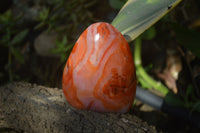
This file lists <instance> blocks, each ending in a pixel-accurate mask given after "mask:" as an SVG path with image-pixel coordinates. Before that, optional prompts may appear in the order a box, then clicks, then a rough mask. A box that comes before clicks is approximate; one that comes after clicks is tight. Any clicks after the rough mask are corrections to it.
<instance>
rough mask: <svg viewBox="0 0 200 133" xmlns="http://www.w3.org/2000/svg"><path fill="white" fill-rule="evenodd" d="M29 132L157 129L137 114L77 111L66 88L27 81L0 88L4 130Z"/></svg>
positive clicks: (0, 117)
mask: <svg viewBox="0 0 200 133" xmlns="http://www.w3.org/2000/svg"><path fill="white" fill-rule="evenodd" d="M3 129H14V130H15V131H17V132H28V133H32V132H34V133H45V132H48V133H60V132H65V133H67V132H70V133H77V132H78V133H79V132H81V133H82V132H83V133H84V132H87V133H115V132H116V133H124V132H126V133H129V132H138V133H145V132H156V129H155V127H153V126H149V125H148V124H147V123H146V122H143V121H142V120H140V119H139V118H138V117H136V116H134V115H133V114H130V113H127V114H112V113H97V112H91V111H85V110H77V109H75V108H73V107H71V106H70V105H69V104H68V103H67V102H66V100H65V98H64V96H63V93H62V90H61V89H57V88H47V87H44V86H38V85H35V84H29V83H24V82H17V83H10V84H7V85H5V86H2V87H0V131H2V130H3Z"/></svg>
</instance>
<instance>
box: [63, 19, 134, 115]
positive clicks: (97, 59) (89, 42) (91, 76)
mask: <svg viewBox="0 0 200 133" xmlns="http://www.w3.org/2000/svg"><path fill="white" fill-rule="evenodd" d="M62 83H63V92H64V95H65V97H66V99H67V101H68V102H69V103H70V104H71V105H72V106H73V107H75V108H78V109H87V110H93V111H98V112H119V113H125V112H127V111H129V110H130V108H131V106H132V104H133V100H134V97H135V92H136V76H135V67H134V62H133V57H132V54H131V50H130V48H129V45H128V43H127V41H126V40H125V38H124V37H123V35H122V34H121V33H120V32H119V31H118V30H117V29H116V28H115V27H113V26H112V25H110V24H108V23H104V22H99V23H95V24H92V25H91V26H89V27H88V28H87V29H86V30H85V31H84V32H83V33H82V34H81V36H80V37H79V39H78V41H77V42H76V44H75V46H74V48H73V50H72V52H71V54H70V56H69V58H68V61H67V63H66V65H65V68H64V72H63V82H62Z"/></svg>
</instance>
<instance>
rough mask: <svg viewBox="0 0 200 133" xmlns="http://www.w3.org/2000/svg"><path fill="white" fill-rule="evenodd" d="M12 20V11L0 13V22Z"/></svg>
mask: <svg viewBox="0 0 200 133" xmlns="http://www.w3.org/2000/svg"><path fill="white" fill-rule="evenodd" d="M11 20H12V11H11V10H8V11H6V12H5V13H4V14H0V22H1V23H9V22H10V21H11Z"/></svg>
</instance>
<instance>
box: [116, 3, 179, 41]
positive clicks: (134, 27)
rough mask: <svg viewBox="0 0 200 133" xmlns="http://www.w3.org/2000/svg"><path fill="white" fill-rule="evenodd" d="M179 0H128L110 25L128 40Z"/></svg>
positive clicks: (156, 19)
mask: <svg viewBox="0 0 200 133" xmlns="http://www.w3.org/2000/svg"><path fill="white" fill-rule="evenodd" d="M180 1H181V0H128V1H127V2H126V4H125V5H124V6H123V7H122V9H121V10H120V12H119V13H118V15H117V16H116V18H115V19H114V20H113V22H112V25H113V26H115V27H116V28H117V29H118V30H119V31H120V32H121V33H122V34H123V35H124V36H125V37H126V39H127V41H128V42H130V41H132V40H134V39H135V38H136V37H137V36H139V35H140V34H141V33H142V32H144V31H145V30H146V29H147V28H149V27H150V26H151V25H153V24H154V23H156V22H157V21H158V20H159V19H160V18H161V17H163V16H164V15H165V14H166V13H168V12H169V11H170V10H171V9H172V8H174V7H175V6H176V5H177V4H178V3H179V2H180Z"/></svg>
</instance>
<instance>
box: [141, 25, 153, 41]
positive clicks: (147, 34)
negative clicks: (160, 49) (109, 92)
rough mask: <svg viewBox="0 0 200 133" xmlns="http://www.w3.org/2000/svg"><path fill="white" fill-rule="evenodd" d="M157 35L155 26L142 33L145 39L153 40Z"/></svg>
mask: <svg viewBox="0 0 200 133" xmlns="http://www.w3.org/2000/svg"><path fill="white" fill-rule="evenodd" d="M155 36H156V29H155V27H153V26H152V27H150V28H149V29H148V30H146V31H145V32H144V33H142V39H145V40H152V39H153V38H154V37H155Z"/></svg>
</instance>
